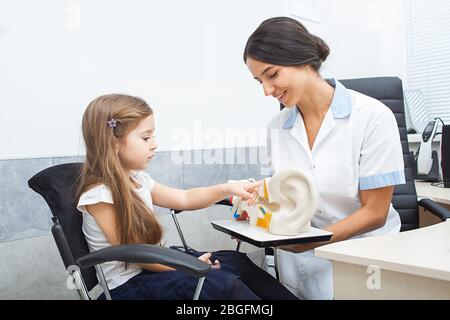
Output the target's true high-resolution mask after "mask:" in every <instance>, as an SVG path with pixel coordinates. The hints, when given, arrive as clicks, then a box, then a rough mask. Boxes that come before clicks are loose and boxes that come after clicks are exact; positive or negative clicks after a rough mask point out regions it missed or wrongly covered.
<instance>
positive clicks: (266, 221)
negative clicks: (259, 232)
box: [256, 205, 272, 229]
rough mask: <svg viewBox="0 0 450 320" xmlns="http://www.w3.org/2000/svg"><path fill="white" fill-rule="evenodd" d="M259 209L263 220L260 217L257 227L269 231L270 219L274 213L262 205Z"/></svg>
mask: <svg viewBox="0 0 450 320" xmlns="http://www.w3.org/2000/svg"><path fill="white" fill-rule="evenodd" d="M258 209H259V211H260V212H261V213H262V218H261V215H259V216H258V220H257V221H256V225H257V226H260V227H262V228H265V229H269V225H270V219H271V218H272V213H271V212H269V211H267V210H265V209H264V207H263V206H261V205H258Z"/></svg>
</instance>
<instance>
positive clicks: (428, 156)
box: [414, 118, 444, 182]
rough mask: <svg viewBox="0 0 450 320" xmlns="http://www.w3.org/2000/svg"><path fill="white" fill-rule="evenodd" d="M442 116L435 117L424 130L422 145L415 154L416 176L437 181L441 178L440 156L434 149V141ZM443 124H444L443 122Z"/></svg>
mask: <svg viewBox="0 0 450 320" xmlns="http://www.w3.org/2000/svg"><path fill="white" fill-rule="evenodd" d="M438 120H440V121H441V122H442V120H441V119H440V118H434V119H433V120H431V121H429V122H428V124H427V125H426V126H425V128H424V129H423V132H422V136H421V141H420V146H419V149H418V150H417V152H416V153H415V155H414V160H415V173H414V174H415V175H414V178H416V179H420V180H425V181H430V182H437V181H440V180H441V177H440V174H439V157H438V153H437V151H436V150H432V145H433V141H434V139H435V137H436V135H439V134H441V133H440V132H439V133H438V132H437V131H438V126H439V122H438ZM442 124H444V123H443V122H442Z"/></svg>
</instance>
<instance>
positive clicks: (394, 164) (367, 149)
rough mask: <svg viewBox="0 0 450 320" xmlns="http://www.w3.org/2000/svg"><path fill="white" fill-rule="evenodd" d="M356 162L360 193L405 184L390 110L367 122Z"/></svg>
mask: <svg viewBox="0 0 450 320" xmlns="http://www.w3.org/2000/svg"><path fill="white" fill-rule="evenodd" d="M374 118H375V117H374ZM359 160H360V161H359V189H360V190H369V189H376V188H382V187H386V186H393V185H398V184H404V183H405V167H404V163H403V152H402V145H401V142H400V134H399V130H398V125H397V121H396V119H395V116H394V114H393V113H392V111H391V110H390V109H387V108H386V109H385V110H383V112H382V113H381V114H380V115H379V116H378V117H376V118H375V119H371V120H370V121H369V124H368V127H367V129H366V132H365V137H364V140H363V143H362V148H361V154H360V159H359Z"/></svg>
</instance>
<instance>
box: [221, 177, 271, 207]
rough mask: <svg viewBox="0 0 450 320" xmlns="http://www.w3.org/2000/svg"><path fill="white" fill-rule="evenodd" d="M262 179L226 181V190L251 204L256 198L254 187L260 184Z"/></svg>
mask: <svg viewBox="0 0 450 320" xmlns="http://www.w3.org/2000/svg"><path fill="white" fill-rule="evenodd" d="M262 183H263V181H262V180H261V181H256V182H248V181H236V182H228V183H227V184H226V187H227V191H228V192H229V193H230V194H231V195H234V196H238V197H240V198H241V199H243V200H247V203H248V204H249V205H252V204H253V203H254V202H255V201H256V199H257V198H258V193H257V191H256V189H257V188H258V187H260V186H261V185H262Z"/></svg>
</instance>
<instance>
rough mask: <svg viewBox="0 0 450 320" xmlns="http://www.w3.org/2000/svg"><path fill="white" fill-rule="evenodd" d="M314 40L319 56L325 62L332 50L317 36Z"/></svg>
mask: <svg viewBox="0 0 450 320" xmlns="http://www.w3.org/2000/svg"><path fill="white" fill-rule="evenodd" d="M314 40H315V42H316V47H317V53H318V55H319V58H320V60H322V61H325V60H326V59H327V57H328V55H329V54H330V48H329V47H328V45H327V44H326V43H325V41H323V40H322V39H320V38H319V37H317V36H314Z"/></svg>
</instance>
